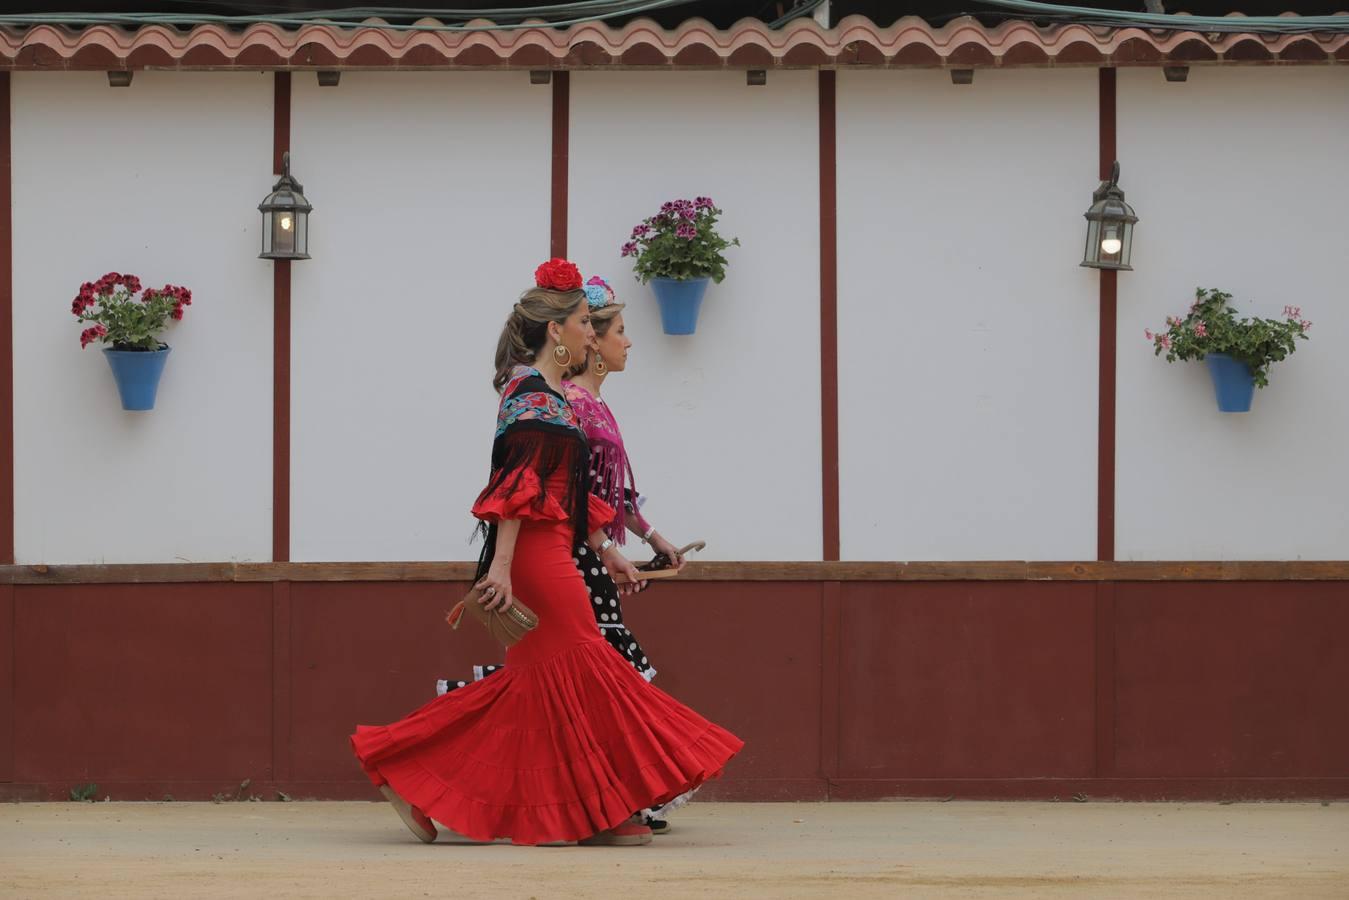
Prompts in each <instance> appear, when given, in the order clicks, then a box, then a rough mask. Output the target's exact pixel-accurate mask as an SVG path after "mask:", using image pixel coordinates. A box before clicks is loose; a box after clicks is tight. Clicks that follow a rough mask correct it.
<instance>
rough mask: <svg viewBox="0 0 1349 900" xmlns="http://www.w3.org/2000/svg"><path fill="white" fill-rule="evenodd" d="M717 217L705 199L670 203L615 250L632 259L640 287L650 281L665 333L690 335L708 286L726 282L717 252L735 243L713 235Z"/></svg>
mask: <svg viewBox="0 0 1349 900" xmlns="http://www.w3.org/2000/svg"><path fill="white" fill-rule="evenodd" d="M720 216H721V210H720V209H718V208H717V206H716V204H714V203H713V202H712V198H710V197H699V198H697V199H696V200H671V201H669V202H668V203H663V204H661V208H660V212H658V213H656V214H655V215H654V216H651V217H650V218H647V219H643V220H642V221H641V223H640V224H638V225H637V226H636V227H635V228H633V229H632V237H631V239H630V240H629V241H628V243H626V244H624V245H623V247H622V249H621V251H620V253H621V255H622V256H631V257H635V259H634V261H633V271H634V272H636V273H637V277H638V279H640V280H641V282H642V283H643V284H646V283H647V282H650V284H651V290H652V291H653V292H654V293H655V295H656V302H657V303H659V304H660V321H661V326H662V327H663V328H664V330H665V333H666V334H693V332H694V330H695V329H696V328H697V325H698V310H699V308H700V307H701V306H702V305H703V295H704V294H705V293H706V291H707V282H708V281H709V280H710V281H715V282H716V283H717V284H721V282H722V280H723V279H724V278H725V277H726V257H725V256H723V255H722V251H723V250H725V249H726V248H727V247H730V246H732V245H734V246H737V247H738V246H740V239H739V238H731V239H730V240H727V239H726V238H724V237H722V236H721V235H719V234H718V233H717V228H716V226H717V219H718V218H720Z"/></svg>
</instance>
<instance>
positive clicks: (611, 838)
mask: <svg viewBox="0 0 1349 900" xmlns="http://www.w3.org/2000/svg"><path fill="white" fill-rule="evenodd" d="M577 843H579V844H580V845H581V846H582V847H637V846H640V845H642V844H649V843H651V829H650V828H647V827H646V826H645V825H638V824H637V823H636V822H633V821H627V822H624V823H623V824H622V825H619V826H617V827H615V828H610V829H609V830H608V831H601V832H600V833H599V834H592V835H591V836H590V837H588V838H584V839H582V840H580V841H578V842H577Z"/></svg>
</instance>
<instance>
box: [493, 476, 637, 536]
mask: <svg viewBox="0 0 1349 900" xmlns="http://www.w3.org/2000/svg"><path fill="white" fill-rule="evenodd" d="M556 480H558V481H559V483H560V482H561V481H562V479H561V478H558V479H556ZM511 482H512V484H511V487H510V489H509V490H505V489H502V488H497V489H496V490H493V489H492V488H491V487H489V488H488V489H487V490H485V491H483V492H482V493H481V494H479V495H478V501H477V502H476V503H474V504H473V515H474V517H475V518H478V519H481V520H482V521H484V522H492V523H496V522H501V521H504V520H508V519H523V520H527V521H534V522H566V521H568V520H569V519H570V518H571V516H569V515H568V514H567V510H565V509H563V508H562V504H561V503H559V502H558V499H557V498H558V497H559V496H561V491H560V490H558V489H557V488H555V489H553V490H550V491H544V490H543V486H542V484H541V482H540V481H539V476H538V473H536V472H534V471H533V470H532V469H527V468H526V469H521V470H520V471H519V472H518V473H517V477H516V478H513V479H511ZM540 495H542V496H540ZM610 515H611V516H612V515H613V513H612V511H610Z"/></svg>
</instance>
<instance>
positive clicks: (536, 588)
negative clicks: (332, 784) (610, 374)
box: [351, 367, 744, 844]
mask: <svg viewBox="0 0 1349 900" xmlns="http://www.w3.org/2000/svg"><path fill="white" fill-rule="evenodd" d="M502 398H503V399H502V403H501V410H500V413H499V416H498V420H497V437H496V441H495V443H494V444H493V449H492V476H491V480H490V482H489V483H488V486H487V488H486V490H484V491H483V493H482V495H481V496H480V497H479V498H478V502H477V503H476V504H475V505H474V507H473V514H474V515H475V516H476V517H477V518H478V519H480V520H481V521H482V522H483V523H484V526H485V531H486V536H487V540H486V547H485V549H484V551H483V557H482V559H481V561H480V562H479V577H481V576H482V575H483V574H485V573H486V570H487V567H488V566H489V565H490V564H491V560H492V556H493V552H494V550H495V543H496V530H497V529H496V523H497V522H500V521H502V520H507V519H519V520H521V526H520V532H519V537H518V539H517V540H516V545H515V557H514V561H513V563H512V565H511V589H512V592H513V593H514V594H515V595H516V596H517V597H519V599H520V600H521V601H523V602H524V603H525V605H527V606H528V607H529V608H530V609H532V610H534V612H536V613H537V614H538V616H539V625H538V627H537V628H536V629H534V631H532V632H530V634H529V635H527V636H526V637H525V638H524V640H522V641H520V642H519V643H518V644H516V645H515V646H514V647H511V648H510V649H509V650H507V651H506V666H505V668H504V669H503V670H502V671H500V672H498V673H497V674H495V675H494V676H493V677H491V678H487V679H484V680H482V681H477V682H474V683H473V684H470V685H467V686H465V687H463V688H460V689H459V690H455V691H451V692H450V693H448V694H444V695H442V696H439V697H437V698H436V699H435V700H432V701H431V702H430V703H428V704H426V705H425V706H423V707H422V708H421V709H418V710H416V711H415V712H413V713H411V714H410V715H408V716H407V717H406V718H404V719H401V720H400V721H397V722H394V723H393V724H391V725H377V726H371V725H361V726H358V727H357V729H356V734H354V735H353V736H352V738H351V745H352V749H353V750H354V751H355V753H356V756H357V758H358V759H359V760H360V762H361V766H362V767H363V768H364V769H365V772H366V774H367V775H368V776H369V777H370V780H371V781H372V782H374V784H375V785H376V786H382V785H385V784H388V785H389V786H390V787H391V788H392V789H393V790H394V791H396V792H397V793H398V794H399V795H400V796H401V797H402V798H403V799H405V800H406V801H408V802H409V803H411V804H412V805H413V806H415V807H418V808H420V809H421V810H422V811H423V812H425V813H426V815H428V816H430V817H431V818H432V819H434V820H436V821H438V822H441V823H443V824H444V825H446V826H447V827H449V828H451V829H453V830H454V831H456V832H458V833H460V834H462V835H466V836H467V837H470V838H473V839H475V840H482V841H487V840H493V839H496V838H510V839H511V840H513V841H514V842H516V843H520V844H540V843H550V842H554V841H575V840H581V839H583V838H587V837H589V836H591V835H593V834H597V833H598V832H601V831H605V830H607V829H610V828H613V827H615V826H617V825H620V824H622V823H623V822H624V821H625V820H627V819H628V818H629V817H630V816H631V815H632V812H633V810H635V809H647V808H650V807H658V806H660V805H661V804H663V803H666V802H668V801H670V800H671V799H673V798H675V797H678V796H679V795H681V794H683V793H685V792H686V791H689V790H691V789H693V788H695V787H697V786H698V785H700V784H701V783H703V782H704V781H705V780H707V779H709V778H713V777H715V776H717V775H718V774H720V772H721V770H722V768H723V767H724V766H725V765H726V763H727V761H729V760H730V758H731V757H732V756H734V755H735V754H736V753H737V752H738V751H739V750H740V748H741V747H743V746H744V743H743V742H742V741H741V740H740V739H738V738H737V737H736V736H735V735H733V734H731V733H730V732H728V731H726V730H725V729H724V728H721V727H720V726H717V725H715V724H713V723H711V722H709V721H707V720H706V719H704V718H703V717H702V716H700V715H698V714H697V713H696V712H694V711H693V710H691V709H689V708H688V707H686V706H684V705H683V704H681V703H679V702H678V701H676V700H675V699H674V698H672V697H670V696H669V695H668V694H666V693H665V692H663V691H661V690H660V689H659V688H656V687H654V686H652V685H650V684H648V683H647V681H646V680H645V679H644V678H642V676H641V675H639V674H638V673H637V672H636V670H634V669H633V667H632V666H631V665H629V664H628V662H627V661H626V660H624V659H623V657H621V656H620V655H619V654H618V653H617V652H615V651H614V649H613V647H611V646H610V645H609V643H608V642H607V641H606V640H605V639H604V638H603V637H602V636H601V635H600V633H599V631H598V629H596V628H595V617H594V614H593V613H592V612H591V611H590V605H591V604H590V597H589V593H588V590H587V588H586V586H585V582H584V581H583V580H582V578H581V574H580V572H579V571H578V570H577V568H576V562H575V561H574V560H573V557H572V548H573V547H574V546H575V545H576V538H577V537H578V536H583V535H585V534H588V533H589V532H590V530H591V529H593V528H599V527H603V526H604V525H607V524H608V523H609V522H610V521H612V519H613V517H614V516H615V515H616V513H615V511H614V509H613V508H612V507H610V506H609V505H608V504H606V503H604V502H603V501H601V500H599V499H597V498H595V497H594V496H593V495H592V494H591V493H590V492H589V490H587V488H588V484H587V476H588V473H589V462H588V449H587V444H586V438H585V434H584V433H583V432H582V431H581V430H580V428H579V427H578V425H577V421H576V416H575V413H574V412H573V411H572V409H571V407H570V406H569V405H568V404H567V402H566V400H565V399H564V398H563V397H561V396H559V395H558V394H556V393H554V392H553V391H552V389H551V388H549V387H548V385H547V382H546V381H544V379H543V377H542V376H541V375H540V374H539V373H538V372H537V371H536V370H533V369H527V368H523V367H522V368H520V369H517V370H516V373H515V374H514V377H513V378H512V380H511V381H510V382H509V383H508V384H507V385H506V387H505V389H504V390H503V391H502ZM589 523H594V524H593V525H592V524H589Z"/></svg>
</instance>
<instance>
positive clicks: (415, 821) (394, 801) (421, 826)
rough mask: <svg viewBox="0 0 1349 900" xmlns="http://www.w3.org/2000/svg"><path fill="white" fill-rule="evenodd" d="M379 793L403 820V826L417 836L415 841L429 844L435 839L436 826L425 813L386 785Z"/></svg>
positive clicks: (381, 786) (382, 786)
mask: <svg viewBox="0 0 1349 900" xmlns="http://www.w3.org/2000/svg"><path fill="white" fill-rule="evenodd" d="M379 792H380V793H381V794H383V795H384V799H385V800H388V801H389V805H391V806H392V807H393V810H394V812H396V813H398V817H399V818H400V819H402V820H403V824H404V825H406V826H407V827H408V831H411V832H412V833H413V834H415V835H416V836H417V839H418V840H419V841H421V842H422V843H423V844H429V843H431V842H432V841H434V840H435V839H436V826H435V825H433V824H432V823H431V820H430V819H428V818H427V817H426V813H424V812H422V811H421V810H420V809H418V808H417V807H415V806H413V805H412V804H410V803H408V802H407V801H406V800H404V799H403V798H402V797H400V796H398V794H397V792H396V791H394V789H393V788H391V787H389V786H388V785H387V784H385V785H380V788H379Z"/></svg>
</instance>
